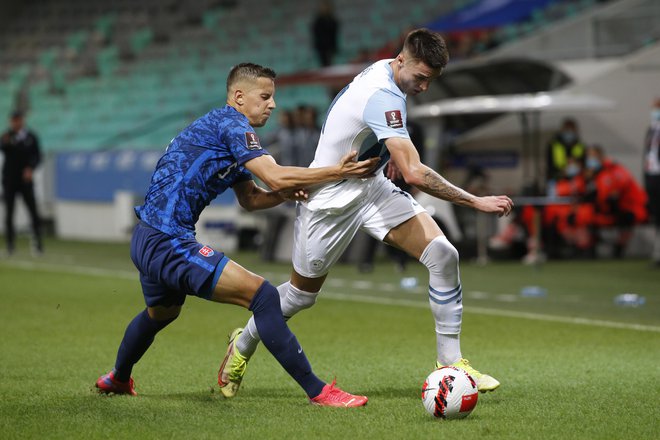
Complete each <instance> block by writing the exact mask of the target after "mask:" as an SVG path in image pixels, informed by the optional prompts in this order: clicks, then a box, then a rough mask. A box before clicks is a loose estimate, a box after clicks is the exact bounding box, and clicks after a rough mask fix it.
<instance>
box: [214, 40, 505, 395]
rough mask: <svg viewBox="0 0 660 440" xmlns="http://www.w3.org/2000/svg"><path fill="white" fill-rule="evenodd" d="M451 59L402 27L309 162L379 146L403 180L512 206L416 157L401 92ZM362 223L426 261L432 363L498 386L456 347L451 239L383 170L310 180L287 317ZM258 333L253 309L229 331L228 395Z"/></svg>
mask: <svg viewBox="0 0 660 440" xmlns="http://www.w3.org/2000/svg"><path fill="white" fill-rule="evenodd" d="M448 59H449V55H448V52H447V48H446V45H445V42H444V40H443V39H442V37H441V36H440V35H439V34H437V33H435V32H432V31H429V30H427V29H417V30H414V31H412V32H411V33H409V34H408V36H407V37H406V40H405V43H404V46H403V49H402V51H401V53H399V54H398V55H397V57H396V58H394V59H386V60H381V61H378V62H376V63H374V64H372V65H371V66H369V67H368V68H367V69H365V70H364V71H363V72H362V73H360V74H359V75H358V76H356V77H355V79H354V80H353V81H352V82H351V83H350V84H349V85H348V86H346V87H345V88H344V89H343V90H342V91H341V92H340V93H339V94H338V95H337V97H336V98H335V99H334V101H333V102H332V104H331V106H330V109H329V110H328V114H327V117H326V120H325V123H324V125H323V129H322V134H321V138H320V140H319V143H318V147H317V149H316V155H315V158H314V162H312V164H311V165H310V167H322V166H327V165H331V164H334V163H337V162H338V161H339V159H340V158H341V157H342V155H344V154H346V153H347V152H348V151H350V150H351V149H355V150H358V151H359V158H360V159H361V160H362V159H363V158H365V157H375V156H380V157H381V163H380V167H381V169H382V168H383V167H384V166H385V165H386V163H387V161H388V160H389V159H391V161H392V162H394V165H395V167H394V169H395V170H396V171H398V172H400V173H401V175H402V176H403V178H404V179H405V181H406V182H407V183H408V184H409V185H412V186H415V187H416V188H418V189H419V190H421V191H424V192H426V193H428V194H431V195H433V196H435V197H438V198H440V199H443V200H447V201H450V202H453V203H456V204H459V205H462V206H468V207H471V208H474V209H477V210H479V211H482V212H487V213H494V214H497V215H500V216H502V215H508V214H509V212H510V211H511V208H512V207H513V202H512V201H511V199H510V198H509V197H507V196H486V197H477V196H475V195H472V194H470V193H468V192H466V191H464V190H463V189H461V188H458V187H456V186H454V185H453V184H451V183H450V182H448V181H447V180H445V179H444V178H443V177H442V176H441V175H440V174H438V173H437V172H435V171H434V170H432V169H431V168H429V167H428V166H426V165H424V164H423V163H421V162H420V158H419V154H418V153H417V150H416V149H415V146H414V145H413V144H412V142H411V141H410V137H409V135H408V132H407V131H406V96H407V95H416V94H418V93H421V92H424V91H426V90H427V89H428V87H429V84H430V83H431V82H432V81H434V80H435V79H436V78H437V77H438V76H439V75H440V74H441V73H442V70H443V68H444V67H445V65H446V64H447V61H448ZM388 174H391V173H390V172H389V171H388ZM359 229H361V230H363V231H365V232H367V233H368V234H370V235H372V236H373V237H375V238H377V239H379V240H382V241H384V242H386V243H388V244H390V245H392V246H396V247H398V248H400V249H403V250H404V251H406V252H407V253H408V254H410V255H411V256H412V257H414V258H416V259H418V260H419V261H420V262H421V263H422V264H424V265H425V266H426V267H427V268H428V270H429V275H430V276H429V303H430V306H431V311H432V313H433V317H434V318H435V332H436V341H437V362H436V365H437V366H438V367H439V366H443V365H454V366H457V367H460V368H462V369H464V370H466V371H468V372H469V373H470V374H471V375H472V376H473V377H474V378H475V379H476V381H477V384H478V388H479V390H480V391H482V392H483V391H492V390H494V389H495V388H497V387H498V386H499V382H498V381H497V380H496V379H494V378H493V377H491V376H489V375H487V374H483V373H481V372H479V371H477V370H476V369H475V368H473V367H472V366H470V364H469V362H468V361H467V360H466V359H464V358H463V356H462V354H461V348H460V338H459V336H460V331H461V322H462V315H463V304H462V294H461V292H462V289H461V282H460V278H459V268H458V252H457V251H456V248H454V246H453V245H452V244H451V243H450V242H449V241H448V240H447V237H445V235H444V234H443V233H442V231H441V230H440V228H439V227H438V225H437V224H436V222H435V221H434V220H433V219H432V218H431V216H430V215H429V214H428V213H427V212H426V211H425V210H424V208H423V207H421V206H420V205H419V204H418V203H416V202H415V200H414V199H413V198H412V197H411V196H410V195H409V194H408V193H406V192H404V191H402V190H400V189H399V188H398V187H396V186H395V185H394V184H393V183H392V182H391V181H390V180H388V179H387V178H386V177H385V176H384V175H383V173H377V175H376V177H374V178H370V179H361V180H360V179H357V180H356V179H354V180H345V181H342V182H339V183H337V182H335V183H330V184H326V185H322V186H320V187H317V188H313V189H312V190H311V191H310V196H309V199H308V200H307V201H306V202H301V203H299V205H298V213H297V217H296V222H295V238H294V240H295V241H294V247H293V271H292V274H291V279H290V280H289V282H286V283H284V284H282V285H281V286H279V287H278V291H279V294H280V302H281V306H282V313H283V314H284V316H285V318H290V317H291V316H293V315H294V314H296V313H297V312H299V311H301V310H303V309H306V308H309V307H311V306H312V305H314V303H315V302H316V297H317V296H318V294H319V292H320V290H321V287H322V285H323V282H324V281H325V278H326V276H327V275H328V272H329V270H330V268H331V267H332V265H333V264H334V263H335V262H336V261H337V259H338V258H339V257H340V256H341V255H342V253H343V252H344V250H345V249H346V247H347V246H348V244H349V243H350V242H351V240H352V239H353V237H354V236H355V233H356V232H357V231H358V230H359ZM259 340H260V337H259V334H258V332H257V329H256V326H255V325H254V322H253V320H252V319H250V321H249V322H248V324H247V325H246V327H245V329H236V330H234V332H233V333H232V334H231V335H230V342H229V347H228V349H227V353H226V355H225V358H224V361H223V363H222V364H221V367H220V371H219V372H218V383H219V385H220V387H221V391H222V393H223V394H224V395H225V396H226V397H233V396H234V395H235V394H236V392H237V391H238V388H239V386H240V383H241V381H242V379H243V375H244V374H245V370H246V367H247V361H248V360H249V358H250V356H252V354H253V353H254V351H255V349H256V347H257V344H258V342H259Z"/></svg>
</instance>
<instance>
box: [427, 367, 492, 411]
mask: <svg viewBox="0 0 660 440" xmlns="http://www.w3.org/2000/svg"><path fill="white" fill-rule="evenodd" d="M478 397H479V392H478V390H477V384H476V382H475V381H474V379H473V378H472V376H470V375H469V374H467V373H466V372H465V371H463V370H461V369H460V368H456V367H442V368H439V369H437V370H435V371H433V372H432V373H431V374H429V375H428V377H427V378H426V380H425V381H424V386H423V387H422V403H424V408H426V411H428V413H429V414H431V415H432V416H434V417H438V418H441V419H462V418H464V417H467V416H468V415H469V414H470V413H471V412H472V410H473V409H474V407H475V406H477V398H478Z"/></svg>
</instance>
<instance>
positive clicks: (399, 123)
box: [385, 110, 403, 128]
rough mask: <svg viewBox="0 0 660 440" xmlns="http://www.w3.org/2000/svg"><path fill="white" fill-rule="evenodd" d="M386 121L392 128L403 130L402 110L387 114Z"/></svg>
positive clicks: (391, 111) (387, 112)
mask: <svg viewBox="0 0 660 440" xmlns="http://www.w3.org/2000/svg"><path fill="white" fill-rule="evenodd" d="M385 120H386V121H387V126H388V127H390V128H403V118H402V117H401V111H400V110H388V111H386V112H385Z"/></svg>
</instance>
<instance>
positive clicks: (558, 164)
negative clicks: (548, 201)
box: [546, 118, 585, 187]
mask: <svg viewBox="0 0 660 440" xmlns="http://www.w3.org/2000/svg"><path fill="white" fill-rule="evenodd" d="M584 153H585V146H584V144H582V141H581V140H580V133H579V128H578V123H577V121H576V120H575V119H573V118H566V119H564V120H563V121H562V123H561V128H560V130H559V131H558V132H557V133H556V134H555V136H554V138H553V139H552V141H551V142H550V143H549V144H548V147H547V168H546V170H547V172H546V180H547V181H548V185H549V186H550V187H551V186H552V184H553V182H556V181H557V180H558V179H562V178H564V177H566V175H565V173H564V170H565V168H566V165H567V164H568V158H569V157H572V158H574V159H578V160H583V159H584Z"/></svg>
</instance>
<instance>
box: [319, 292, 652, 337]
mask: <svg viewBox="0 0 660 440" xmlns="http://www.w3.org/2000/svg"><path fill="white" fill-rule="evenodd" d="M322 295H323V297H325V298H328V299H333V300H339V301H354V302H361V303H371V304H380V305H388V306H405V307H417V308H423V309H426V308H428V307H429V305H428V303H426V302H421V301H411V300H406V299H397V298H378V297H375V296H369V295H359V294H345V293H337V292H327V291H323V293H322ZM465 311H466V312H467V313H474V314H478V315H491V316H504V317H507V318H519V319H531V320H534V321H547V322H560V323H563V324H578V325H588V326H592V327H607V328H619V329H625V330H638V331H644V332H657V333H660V327H658V326H653V325H642V324H628V323H624V322H614V321H603V320H599V319H589V318H571V317H566V316H556V315H544V314H541V313H530V312H518V311H514V310H503V309H487V308H484V307H472V306H466V307H465Z"/></svg>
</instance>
